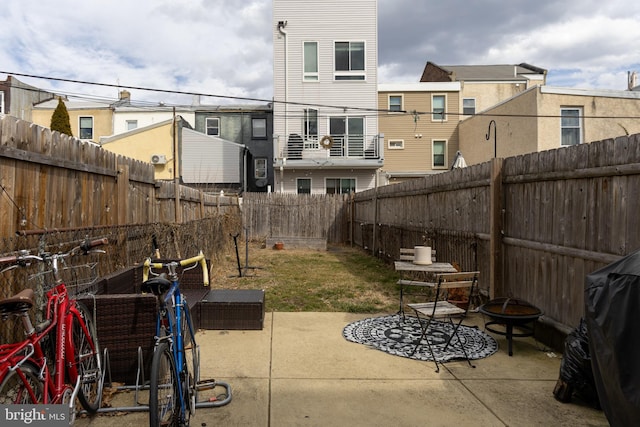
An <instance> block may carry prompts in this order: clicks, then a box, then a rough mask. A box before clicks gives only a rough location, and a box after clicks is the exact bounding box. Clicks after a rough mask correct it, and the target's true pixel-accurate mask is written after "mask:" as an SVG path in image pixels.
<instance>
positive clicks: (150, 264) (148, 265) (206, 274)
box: [142, 251, 209, 286]
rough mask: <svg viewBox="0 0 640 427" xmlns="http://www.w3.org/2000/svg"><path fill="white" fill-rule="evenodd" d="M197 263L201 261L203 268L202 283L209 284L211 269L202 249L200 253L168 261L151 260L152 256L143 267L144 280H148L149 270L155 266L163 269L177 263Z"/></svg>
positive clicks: (184, 264)
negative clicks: (208, 268) (208, 267)
mask: <svg viewBox="0 0 640 427" xmlns="http://www.w3.org/2000/svg"><path fill="white" fill-rule="evenodd" d="M196 263H200V267H201V268H202V283H203V285H204V286H207V285H208V284H209V270H207V261H206V260H205V258H204V254H203V253H202V251H200V252H199V253H198V255H196V256H194V257H191V258H187V259H183V260H180V261H171V262H166V263H163V262H151V258H147V259H146V260H145V261H144V264H143V268H142V281H143V282H146V281H147V280H148V279H149V272H150V271H151V269H153V268H156V269H161V268H164V267H167V266H169V265H176V266H177V265H179V266H181V267H186V266H188V265H195V264H196Z"/></svg>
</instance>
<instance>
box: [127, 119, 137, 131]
mask: <svg viewBox="0 0 640 427" xmlns="http://www.w3.org/2000/svg"><path fill="white" fill-rule="evenodd" d="M137 127H138V121H137V120H127V130H133V129H137Z"/></svg>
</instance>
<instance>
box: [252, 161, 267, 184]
mask: <svg viewBox="0 0 640 427" xmlns="http://www.w3.org/2000/svg"><path fill="white" fill-rule="evenodd" d="M253 177H254V178H255V179H267V158H266V157H256V158H255V159H253Z"/></svg>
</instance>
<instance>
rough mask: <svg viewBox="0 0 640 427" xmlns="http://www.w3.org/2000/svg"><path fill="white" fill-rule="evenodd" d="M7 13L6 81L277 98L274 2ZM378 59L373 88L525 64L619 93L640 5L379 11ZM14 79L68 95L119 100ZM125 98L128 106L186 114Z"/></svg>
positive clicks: (3, 20)
mask: <svg viewBox="0 0 640 427" xmlns="http://www.w3.org/2000/svg"><path fill="white" fill-rule="evenodd" d="M301 1H304V0H301ZM345 1H348V0H345ZM2 9H3V10H2V14H1V15H0V40H1V41H2V42H1V43H0V71H2V73H0V79H2V80H4V79H5V78H6V73H4V72H10V73H21V74H29V75H37V76H45V77H57V78H63V79H71V80H80V81H88V82H99V83H106V84H110V85H118V84H120V85H124V86H133V87H145V88H158V89H164V90H168V91H183V92H196V93H204V94H212V95H221V96H224V97H227V96H228V97H239V98H256V99H264V100H269V99H271V97H272V94H273V90H272V86H273V82H272V79H273V70H272V55H273V49H272V31H271V27H272V22H271V21H272V18H271V16H272V2H271V0H244V1H237V0H236V1H231V0H135V1H131V0H109V1H90V0H89V1H88V0H82V1H80V0H56V1H49V0H27V1H25V0H4V1H3V2H2ZM378 52H379V58H378V65H379V77H378V82H379V83H391V82H403V83H407V82H417V81H419V79H420V75H421V73H422V70H423V68H424V65H425V64H426V62H427V61H431V62H434V63H436V64H439V65H471V64H474V65H475V64H518V63H521V62H527V63H529V64H532V65H535V66H538V67H541V68H544V69H547V70H548V77H547V84H548V85H552V86H562V87H580V88H598V89H620V90H624V89H626V88H627V73H628V72H629V71H634V70H635V71H639V72H640V1H638V0H608V1H603V0H598V1H595V0H582V1H580V2H573V3H572V2H567V1H564V0H563V1H556V0H538V1H537V2H530V1H524V0H510V1H507V0H477V1H469V0H448V1H442V0H439V1H434V0H378ZM16 77H17V78H18V79H19V80H21V81H24V82H26V83H29V84H32V85H34V86H37V87H41V88H44V89H52V90H57V91H61V92H65V93H77V94H85V95H92V96H104V97H108V98H115V97H117V93H118V89H117V88H114V87H100V86H90V85H79V84H68V83H61V82H56V81H49V80H42V79H34V78H29V77H23V76H16ZM132 93H133V100H134V101H136V100H142V99H144V100H148V101H152V102H161V101H163V102H168V103H176V102H180V103H190V102H191V101H190V100H191V97H175V96H173V95H171V94H168V93H156V92H146V91H135V90H134V91H132ZM203 102H204V103H207V104H217V103H223V102H225V103H226V102H234V103H239V102H242V101H240V100H234V99H231V100H229V99H225V98H205V99H203Z"/></svg>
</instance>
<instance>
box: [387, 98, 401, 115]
mask: <svg viewBox="0 0 640 427" xmlns="http://www.w3.org/2000/svg"><path fill="white" fill-rule="evenodd" d="M389 111H402V95H389Z"/></svg>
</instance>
